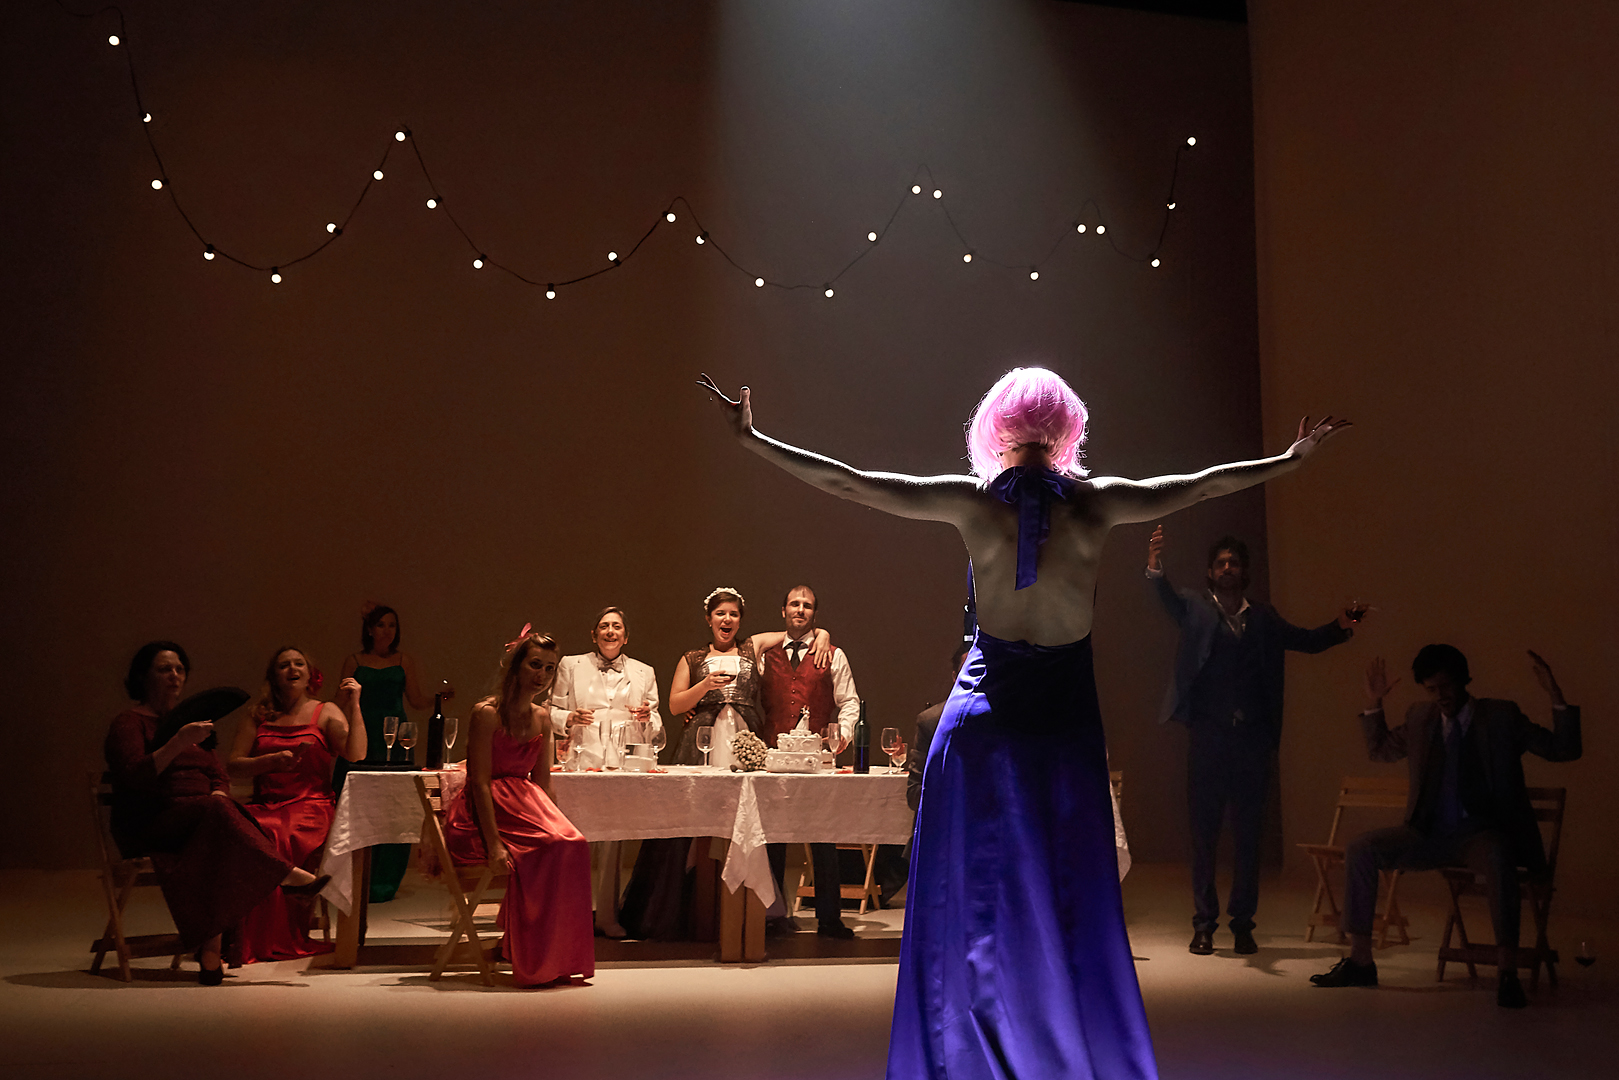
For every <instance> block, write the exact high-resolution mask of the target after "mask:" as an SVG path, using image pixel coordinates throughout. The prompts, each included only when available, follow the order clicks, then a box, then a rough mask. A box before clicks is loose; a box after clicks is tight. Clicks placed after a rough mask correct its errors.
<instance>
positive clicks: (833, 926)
mask: <svg viewBox="0 0 1619 1080" xmlns="http://www.w3.org/2000/svg"><path fill="white" fill-rule="evenodd" d="M815 936H816V937H825V938H836V939H837V940H839V941H848V940H849V939H850V938H852V937H854V927H852V926H846V925H844V922H843V920H842V919H839V920H838V921H837V922H824V923H821V924H820V925H818V926H817V927H816V928H815Z"/></svg>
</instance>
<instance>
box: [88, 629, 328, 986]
mask: <svg viewBox="0 0 1619 1080" xmlns="http://www.w3.org/2000/svg"><path fill="white" fill-rule="evenodd" d="M190 669H191V661H190V658H189V657H187V656H186V651H185V650H184V649H182V648H181V647H180V646H179V645H176V644H175V643H174V642H172V641H154V642H151V643H150V644H148V645H145V646H143V647H142V648H141V649H140V651H139V652H137V653H136V654H135V657H134V659H133V660H131V661H130V664H129V675H128V676H127V677H126V678H125V679H124V688H125V689H126V690H127V691H128V692H129V696H130V699H131V700H132V701H135V702H137V704H136V706H135V707H134V708H132V709H129V710H128V711H126V712H123V713H121V714H119V715H118V716H117V717H116V718H115V719H114V720H113V722H112V728H111V730H109V731H108V732H107V743H106V747H105V754H106V758H107V768H108V769H109V770H111V772H112V782H113V793H114V798H113V807H112V831H113V838H114V839H115V840H116V841H117V842H118V848H119V850H120V851H121V852H122V853H123V854H124V856H125V857H126V858H136V857H139V856H143V855H149V856H151V858H152V865H153V868H154V869H155V870H156V871H157V876H158V882H159V884H160V885H161V886H162V888H163V899H164V900H165V901H166V902H167V903H168V906H169V914H170V915H171V916H172V917H173V918H174V926H175V929H176V930H178V931H179V934H180V941H181V943H182V944H184V945H185V947H186V948H187V949H195V950H197V960H198V963H199V964H200V966H201V968H202V971H201V975H200V976H199V981H201V982H202V983H204V984H205V985H211V986H217V985H219V983H220V982H221V981H223V979H224V977H225V970H224V966H223V965H222V963H221V961H220V953H219V950H220V936H221V934H223V933H224V931H226V930H228V929H230V928H232V927H233V926H235V925H236V924H237V923H238V922H239V921H240V920H241V918H242V916H244V915H246V914H247V913H248V911H250V910H252V908H253V907H254V905H256V904H258V903H259V901H261V900H263V899H264V898H265V897H266V896H269V895H271V894H272V893H274V892H275V890H276V886H278V885H281V886H287V887H290V888H297V887H303V888H304V889H305V890H306V891H310V890H312V889H313V888H318V887H319V885H321V884H324V882H321V881H318V880H317V879H316V877H315V875H313V874H311V873H309V872H308V871H307V870H301V869H299V868H298V867H296V866H294V865H293V864H292V862H291V861H290V860H287V859H283V858H282V857H281V856H280V855H279V854H277V853H276V849H275V845H274V844H272V843H271V842H270V840H269V838H268V837H266V836H265V835H264V832H263V831H262V830H261V829H260V828H259V827H258V826H257V825H256V824H255V823H254V821H253V819H252V818H251V817H249V816H248V815H247V813H246V812H245V811H243V809H242V808H241V807H240V806H238V805H237V804H236V803H235V802H233V801H231V797H230V780H229V779H228V778H227V777H226V775H225V770H224V768H223V767H221V766H220V764H219V759H218V758H217V757H215V756H214V754H213V746H214V742H215V738H214V725H213V724H211V723H193V724H186V725H184V726H183V727H178V728H175V727H174V726H173V725H166V724H165V723H164V717H165V716H166V715H167V714H168V712H169V710H171V709H173V708H174V706H175V705H176V704H177V703H178V702H179V700H180V695H181V693H182V692H183V691H184V690H185V683H186V676H187V675H188V674H189V673H190Z"/></svg>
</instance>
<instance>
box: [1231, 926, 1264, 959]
mask: <svg viewBox="0 0 1619 1080" xmlns="http://www.w3.org/2000/svg"><path fill="white" fill-rule="evenodd" d="M1231 932H1232V933H1233V934H1234V935H1236V938H1237V945H1236V949H1237V952H1238V954H1239V955H1242V956H1252V955H1253V954H1254V953H1256V952H1258V951H1259V942H1257V941H1255V940H1254V932H1253V931H1252V930H1233V931H1231Z"/></svg>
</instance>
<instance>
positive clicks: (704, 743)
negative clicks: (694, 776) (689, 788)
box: [697, 725, 714, 768]
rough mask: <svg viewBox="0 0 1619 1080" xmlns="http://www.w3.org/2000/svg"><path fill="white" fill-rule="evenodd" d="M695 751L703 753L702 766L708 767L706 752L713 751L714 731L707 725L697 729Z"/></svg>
mask: <svg viewBox="0 0 1619 1080" xmlns="http://www.w3.org/2000/svg"><path fill="white" fill-rule="evenodd" d="M697 749H699V750H701V751H702V752H703V766H704V767H705V768H706V767H707V766H708V752H709V751H710V750H712V749H714V729H713V728H712V727H709V726H707V725H705V726H703V727H700V728H698V729H697Z"/></svg>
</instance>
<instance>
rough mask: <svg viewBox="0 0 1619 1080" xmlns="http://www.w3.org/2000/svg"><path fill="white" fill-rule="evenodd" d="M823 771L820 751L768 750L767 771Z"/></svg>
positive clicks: (766, 757)
mask: <svg viewBox="0 0 1619 1080" xmlns="http://www.w3.org/2000/svg"><path fill="white" fill-rule="evenodd" d="M820 771H821V754H820V751H816V752H815V753H805V752H802V751H797V750H766V751H765V772H777V773H812V772H820Z"/></svg>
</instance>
